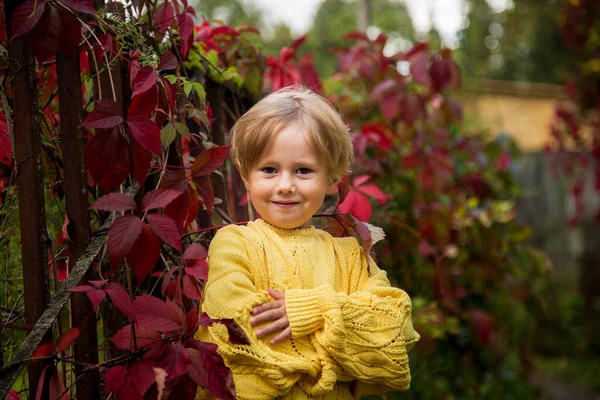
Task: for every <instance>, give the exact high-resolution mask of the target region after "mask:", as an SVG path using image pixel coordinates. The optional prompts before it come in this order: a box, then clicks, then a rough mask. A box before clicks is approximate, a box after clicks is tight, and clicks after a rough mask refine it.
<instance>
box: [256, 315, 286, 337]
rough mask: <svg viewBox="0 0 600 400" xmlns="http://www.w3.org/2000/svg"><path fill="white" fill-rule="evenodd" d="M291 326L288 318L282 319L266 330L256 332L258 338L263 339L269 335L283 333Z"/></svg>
mask: <svg viewBox="0 0 600 400" xmlns="http://www.w3.org/2000/svg"><path fill="white" fill-rule="evenodd" d="M289 325H290V324H289V322H288V319H287V317H283V318H280V319H278V320H277V321H275V322H273V323H271V324H269V325H267V326H265V327H264V328H261V329H259V330H258V331H256V336H258V337H262V336H266V335H269V334H271V333H278V332H279V331H282V330H284V329H285V328H287V327H288V326H289Z"/></svg>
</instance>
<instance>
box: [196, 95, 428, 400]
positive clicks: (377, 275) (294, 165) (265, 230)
mask: <svg viewBox="0 0 600 400" xmlns="http://www.w3.org/2000/svg"><path fill="white" fill-rule="evenodd" d="M230 141H231V145H232V147H231V154H232V159H233V161H234V162H235V164H236V167H237V168H238V170H239V171H240V174H241V175H242V179H243V181H244V184H245V186H246V189H247V191H248V193H249V196H250V200H251V201H252V205H253V206H254V208H255V209H256V211H257V212H258V214H259V215H260V219H257V220H256V221H254V222H249V223H248V225H247V226H235V225H230V226H227V227H225V228H222V229H220V230H219V231H218V232H217V234H216V235H215V237H214V239H213V240H212V242H211V245H210V248H209V256H208V263H209V266H210V268H209V275H208V280H207V282H206V286H205V289H204V302H203V303H202V310H203V311H204V312H206V313H208V315H209V316H210V317H212V318H233V319H234V320H235V321H236V322H237V323H238V324H239V325H240V326H241V327H242V328H243V329H244V331H245V332H246V334H247V335H248V337H249V339H250V342H251V344H250V345H237V344H231V343H230V342H229V340H228V333H227V329H226V327H225V326H223V325H221V324H214V325H213V326H212V327H210V328H200V330H199V331H198V334H197V335H196V337H197V338H198V339H199V340H203V341H210V342H213V343H216V344H217V345H218V346H219V350H218V351H219V353H220V354H221V355H222V357H223V360H224V361H225V364H226V365H227V366H228V367H229V368H231V371H232V374H233V380H234V383H235V387H236V393H237V397H238V398H239V399H274V398H282V399H332V400H333V399H337V400H344V399H353V398H354V399H358V398H360V396H361V395H362V394H371V393H383V392H386V391H389V390H393V389H400V390H406V389H408V388H409V385H410V371H409V368H408V357H407V354H406V353H407V352H408V350H410V349H411V348H412V347H413V345H414V343H415V342H416V341H417V340H418V339H419V335H418V334H417V333H416V332H415V331H414V330H413V327H412V322H411V320H410V311H411V303H410V299H409V297H408V295H407V294H406V293H405V292H404V291H402V290H400V289H396V288H393V287H391V286H390V283H389V281H388V280H387V278H386V273H385V272H384V271H382V270H380V269H379V268H378V267H377V265H375V263H374V262H373V261H372V260H371V258H370V257H369V256H368V255H367V254H365V253H364V251H363V250H362V249H361V247H360V245H359V243H358V241H357V240H356V239H354V238H334V237H332V236H331V235H330V234H328V233H327V232H325V231H322V230H318V229H315V228H314V227H313V226H311V218H312V216H313V215H314V214H315V213H316V212H317V211H318V210H319V208H320V207H321V205H322V204H323V200H324V198H325V195H326V194H333V193H335V192H336V188H337V184H338V183H339V181H340V179H341V178H342V177H343V176H344V175H345V174H346V173H347V172H348V169H349V166H350V162H351V160H352V158H353V149H352V144H351V142H350V139H349V135H348V130H347V128H346V126H345V125H344V123H343V122H342V120H341V118H340V116H339V115H338V114H337V112H336V111H335V110H334V109H333V107H332V106H331V105H330V104H329V103H327V101H326V100H325V99H323V98H322V97H321V96H319V95H317V94H315V93H313V92H311V91H309V90H299V89H284V90H282V91H278V92H276V93H273V94H271V95H269V96H267V97H266V98H264V99H263V100H261V101H260V102H259V103H257V104H256V105H255V106H254V107H252V108H251V109H250V110H249V111H248V112H247V113H246V114H245V115H243V116H242V117H241V118H240V119H239V120H238V121H237V123H236V124H235V126H234V127H233V129H232V131H231V140H230ZM369 271H370V272H369ZM207 393H208V392H206V391H203V390H202V389H200V390H199V392H198V396H197V398H210V396H209V395H208V394H207Z"/></svg>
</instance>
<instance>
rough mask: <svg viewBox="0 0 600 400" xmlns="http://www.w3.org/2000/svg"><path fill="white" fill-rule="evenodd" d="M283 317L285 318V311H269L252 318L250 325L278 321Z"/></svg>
mask: <svg viewBox="0 0 600 400" xmlns="http://www.w3.org/2000/svg"><path fill="white" fill-rule="evenodd" d="M283 316H285V310H283V309H282V308H277V309H275V310H268V311H265V312H262V313H260V314H257V315H255V316H254V317H252V318H250V325H258V324H260V323H263V322H267V321H276V320H278V319H279V318H281V317H283Z"/></svg>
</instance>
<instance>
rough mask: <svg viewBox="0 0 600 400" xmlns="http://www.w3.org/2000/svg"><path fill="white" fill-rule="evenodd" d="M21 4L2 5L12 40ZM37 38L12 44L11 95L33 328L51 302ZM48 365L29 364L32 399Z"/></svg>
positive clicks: (29, 318)
mask: <svg viewBox="0 0 600 400" xmlns="http://www.w3.org/2000/svg"><path fill="white" fill-rule="evenodd" d="M20 3H21V1H7V2H5V3H4V6H5V12H6V21H7V23H8V24H7V28H8V29H7V33H8V37H11V32H13V31H14V30H13V29H12V26H11V22H10V21H11V17H12V14H13V12H14V11H15V9H16V8H17V6H18V5H19V4H20ZM32 40H33V38H31V37H29V34H25V35H22V36H19V37H18V38H15V39H13V40H10V41H9V45H8V54H9V62H10V71H11V72H10V73H11V76H12V80H11V93H12V98H13V113H14V114H13V120H14V141H15V148H14V158H15V162H16V169H17V171H16V172H17V187H18V191H19V218H20V229H21V261H22V263H23V286H24V290H25V322H26V324H27V325H32V326H33V325H35V323H36V322H37V320H38V319H39V318H40V316H41V315H42V313H43V312H44V309H45V308H46V304H47V303H48V299H49V293H48V276H47V250H46V241H47V240H48V237H47V236H48V234H47V230H46V212H45V204H44V189H43V184H44V175H43V168H42V164H43V163H42V154H41V147H42V146H41V144H42V142H41V137H40V136H41V128H40V116H39V111H38V103H37V88H36V74H35V65H36V62H35V59H34V58H33V54H32V51H31V42H32ZM44 367H45V364H44V363H43V362H39V361H37V362H30V363H29V365H28V371H29V398H30V399H35V394H36V393H35V392H36V390H37V385H38V381H39V379H40V375H41V373H42V370H43V369H44Z"/></svg>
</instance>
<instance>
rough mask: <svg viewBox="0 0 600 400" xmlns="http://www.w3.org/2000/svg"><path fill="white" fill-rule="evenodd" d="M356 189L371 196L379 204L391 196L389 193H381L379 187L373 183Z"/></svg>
mask: <svg viewBox="0 0 600 400" xmlns="http://www.w3.org/2000/svg"><path fill="white" fill-rule="evenodd" d="M357 190H358V191H359V192H362V193H364V194H366V195H367V196H371V197H373V198H374V199H375V200H377V201H378V202H379V204H383V203H385V202H386V201H388V200H389V199H390V198H391V196H390V195H388V194H385V193H383V192H382V191H381V189H379V187H377V186H375V185H362V186H361V187H359V188H358V189H357Z"/></svg>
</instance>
